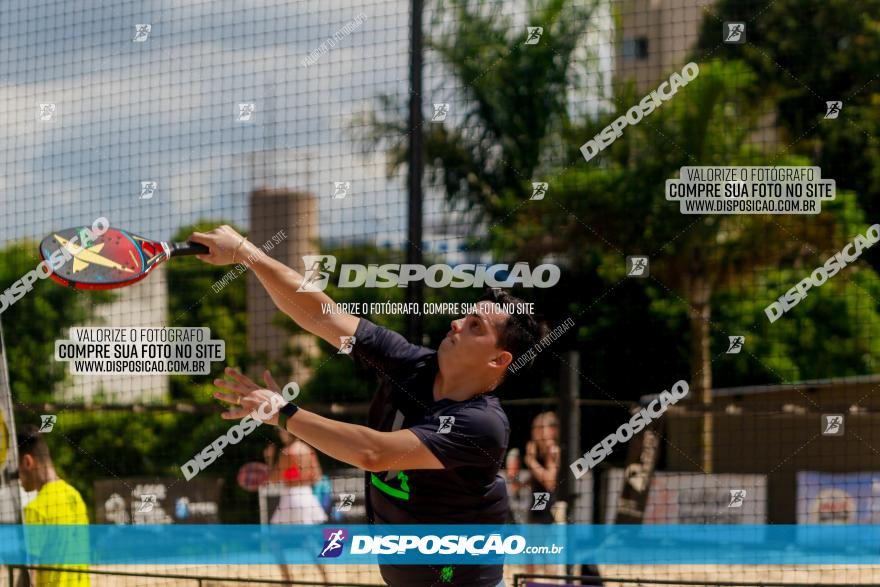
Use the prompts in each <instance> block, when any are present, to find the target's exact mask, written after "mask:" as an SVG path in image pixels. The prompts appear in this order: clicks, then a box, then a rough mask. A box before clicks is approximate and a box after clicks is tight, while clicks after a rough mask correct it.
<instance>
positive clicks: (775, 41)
mask: <svg viewBox="0 0 880 587" xmlns="http://www.w3.org/2000/svg"><path fill="white" fill-rule="evenodd" d="M723 21H744V22H746V27H747V30H746V35H747V43H745V44H742V45H723V46H722V47H721V48H719V46H720V45H721V43H720V39H721V35H722V30H721V27H722V22H723ZM707 52H711V53H712V55H713V56H716V57H719V58H721V59H725V60H741V61H744V62H746V63H747V64H748V65H749V66H750V67H751V69H753V70H754V71H755V73H756V80H755V82H756V83H755V84H754V85H753V86H752V87H750V88H743V91H744V94H745V95H746V96H748V97H750V98H752V99H758V98H768V97H769V98H770V100H769V101H767V102H765V104H767V105H768V106H769V107H768V108H767V112H768V113H771V114H772V115H773V117H772V118H773V119H775V120H776V121H777V125H778V128H777V130H778V131H779V134H780V136H779V142H780V143H781V144H782V145H787V146H788V149H790V150H791V152H793V153H798V154H802V155H804V156H806V157H809V158H810V160H811V161H813V163H812V164H813V165H818V166H820V167H821V168H822V171H823V175H824V176H825V177H829V178H832V179H835V180H836V181H837V186H838V188H841V189H850V190H853V191H855V192H856V193H857V194H858V196H859V203H860V204H861V206H862V208H863V209H864V210H865V211H866V212H867V213H868V215H869V217H875V216H876V215H877V214H878V213H880V171H878V169H880V142H878V140H877V137H878V136H880V114H878V107H877V106H878V104H880V92H878V86H877V80H876V77H877V71H878V69H880V0H857V1H855V2H852V1H850V0H825V1H822V2H816V1H814V0H776V1H774V2H764V1H763V0H719V2H718V3H717V4H716V5H715V6H713V7H712V8H711V10H709V11H708V14H707V16H706V18H705V21H704V23H703V26H702V30H701V34H700V39H699V43H698V46H697V49H696V53H697V54H704V53H707ZM832 100H840V101H841V102H843V109H842V111H841V112H840V114H839V116H838V118H837V119H828V120H825V119H824V116H825V112H826V102H827V101H832ZM871 257H872V258H873V259H874V260H875V262H874V266H875V267H880V256H878V255H877V254H876V253H873V254H872V255H871Z"/></svg>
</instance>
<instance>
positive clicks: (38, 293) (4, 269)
mask: <svg viewBox="0 0 880 587" xmlns="http://www.w3.org/2000/svg"><path fill="white" fill-rule="evenodd" d="M38 251H39V245H38V244H37V243H34V242H30V241H25V242H21V243H15V244H11V245H9V246H7V247H6V248H5V249H4V250H3V251H0V291H5V290H6V289H7V288H8V287H9V286H10V285H12V284H13V283H14V282H15V281H17V280H19V279H21V278H22V276H24V275H25V274H26V273H28V272H29V271H32V270H33V269H34V268H36V266H37V264H38V263H40V257H39V254H38ZM115 297H116V294H114V293H113V292H101V291H84V290H77V289H71V288H66V287H63V286H61V285H59V284H58V283H55V282H54V281H52V280H51V279H44V280H42V279H38V280H37V281H36V282H34V287H33V290H32V291H30V292H28V293H26V294H25V295H24V296H23V297H22V298H20V299H19V300H18V301H16V302H15V303H14V304H13V305H12V306H10V307H8V308H6V310H5V311H4V312H3V314H2V317H0V319H2V324H3V337H4V340H5V343H6V360H7V364H8V366H9V380H10V385H11V388H12V390H11V391H12V397H13V399H14V400H15V401H16V402H46V401H51V400H52V399H53V398H54V393H55V389H56V387H57V386H58V384H60V383H61V382H63V381H64V380H65V379H66V378H67V376H68V375H67V370H68V363H63V362H57V361H55V341H56V340H58V339H60V338H67V334H68V333H67V329H68V328H70V327H71V326H81V325H82V324H84V323H85V322H86V321H89V320H93V319H94V317H95V313H94V312H95V309H96V308H97V307H98V306H99V305H101V304H106V303H108V302H110V301H112V300H113V299H114V298H115Z"/></svg>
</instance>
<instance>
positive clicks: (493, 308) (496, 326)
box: [437, 301, 513, 377]
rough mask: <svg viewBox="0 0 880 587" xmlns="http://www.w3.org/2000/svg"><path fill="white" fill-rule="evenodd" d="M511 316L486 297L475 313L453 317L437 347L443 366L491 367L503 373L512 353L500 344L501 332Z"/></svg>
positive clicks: (481, 368)
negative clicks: (444, 336) (455, 318)
mask: <svg viewBox="0 0 880 587" xmlns="http://www.w3.org/2000/svg"><path fill="white" fill-rule="evenodd" d="M508 318H510V316H509V314H507V313H505V312H501V310H500V307H499V306H498V304H495V303H493V302H488V301H486V302H480V303H479V304H477V306H476V308H475V310H474V312H473V313H472V314H468V315H467V316H464V317H463V318H458V319H457V320H453V321H452V323H451V324H450V330H449V332H448V333H447V334H446V338H444V339H443V342H441V343H440V348H439V349H438V351H437V354H438V358H439V361H440V367H441V369H443V370H444V371H446V370H447V369H449V370H451V371H459V370H462V369H464V370H468V371H474V370H477V371H478V372H479V371H483V370H485V369H491V370H493V371H497V372H498V375H499V377H500V376H501V375H503V374H504V370H505V369H506V368H507V365H509V364H510V363H511V361H512V360H513V357H512V355H511V354H510V353H509V352H507V351H505V350H502V349H500V348H498V346H497V345H498V332H499V330H500V328H501V327H503V325H504V323H505V322H506V321H507V319H508Z"/></svg>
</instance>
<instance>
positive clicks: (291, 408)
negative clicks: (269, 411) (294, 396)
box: [278, 403, 299, 430]
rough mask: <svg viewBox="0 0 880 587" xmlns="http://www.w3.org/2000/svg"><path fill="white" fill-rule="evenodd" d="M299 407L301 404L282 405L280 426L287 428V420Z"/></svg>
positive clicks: (279, 414) (279, 412)
mask: <svg viewBox="0 0 880 587" xmlns="http://www.w3.org/2000/svg"><path fill="white" fill-rule="evenodd" d="M298 409H299V406H296V405H294V404H290V403H288V404H284V405H283V406H281V409H280V410H278V427H279V428H281V429H282V430H287V421H288V420H289V419H290V417H291V416H293V415H294V414H295V413H296V411H297V410H298Z"/></svg>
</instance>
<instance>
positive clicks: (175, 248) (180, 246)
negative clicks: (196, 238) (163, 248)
mask: <svg viewBox="0 0 880 587" xmlns="http://www.w3.org/2000/svg"><path fill="white" fill-rule="evenodd" d="M168 248H169V249H171V254H170V255H168V256H169V257H183V256H186V255H207V254H208V253H210V252H211V250H210V249H209V248H208V247H206V246H205V245H202V244H199V243H193V242H189V241H186V242H184V243H168Z"/></svg>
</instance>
